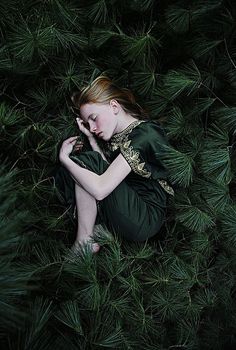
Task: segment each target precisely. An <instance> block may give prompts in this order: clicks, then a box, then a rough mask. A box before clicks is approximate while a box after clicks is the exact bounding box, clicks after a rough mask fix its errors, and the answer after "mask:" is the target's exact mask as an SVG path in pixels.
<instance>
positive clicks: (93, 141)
mask: <svg viewBox="0 0 236 350" xmlns="http://www.w3.org/2000/svg"><path fill="white" fill-rule="evenodd" d="M88 140H89V143H90V145H92V144H97V141H96V140H95V138H94V136H89V138H88Z"/></svg>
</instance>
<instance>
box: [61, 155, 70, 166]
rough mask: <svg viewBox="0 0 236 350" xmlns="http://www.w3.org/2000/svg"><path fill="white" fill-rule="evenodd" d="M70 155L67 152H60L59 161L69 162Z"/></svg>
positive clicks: (63, 163)
mask: <svg viewBox="0 0 236 350" xmlns="http://www.w3.org/2000/svg"><path fill="white" fill-rule="evenodd" d="M68 159H69V155H67V154H60V155H59V161H60V162H61V164H62V165H65V164H66V162H68Z"/></svg>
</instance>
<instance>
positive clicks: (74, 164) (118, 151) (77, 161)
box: [55, 76, 174, 253]
mask: <svg viewBox="0 0 236 350" xmlns="http://www.w3.org/2000/svg"><path fill="white" fill-rule="evenodd" d="M72 101H73V103H74V105H75V107H76V108H77V109H78V110H79V117H78V118H77V119H76V120H77V124H78V127H79V129H80V131H81V132H82V133H83V134H84V135H86V136H87V138H88V140H89V143H90V145H91V149H92V150H87V151H85V150H84V149H83V144H82V143H81V142H78V140H77V138H78V136H74V137H70V138H68V139H66V140H65V141H64V142H63V144H62V146H61V149H60V153H59V160H60V162H61V164H62V166H61V167H60V169H59V170H58V172H57V173H56V176H55V180H56V185H58V187H59V188H60V190H61V191H62V194H63V195H64V198H66V200H67V201H68V202H70V203H74V205H75V206H76V213H77V219H78V227H77V235H76V240H75V242H74V245H73V247H72V249H73V251H75V252H76V251H79V249H80V248H81V246H83V245H84V244H88V245H89V247H90V248H91V250H92V252H93V253H96V252H98V251H99V249H100V245H99V244H98V243H96V242H94V241H93V240H92V237H93V233H94V227H95V225H96V224H98V223H99V224H101V225H103V226H104V225H105V227H106V228H107V229H108V230H109V231H110V232H111V233H116V234H118V235H120V236H122V238H124V239H127V240H131V241H145V240H146V239H148V238H150V237H152V236H154V235H155V234H157V233H158V231H159V230H160V228H161V226H162V224H163V222H164V221H165V215H166V203H167V197H168V196H169V195H174V190H173V188H172V187H171V185H170V182H169V180H168V170H167V169H166V167H165V165H164V164H163V162H162V160H161V155H162V152H163V150H162V147H161V146H162V145H168V141H167V137H166V134H165V132H164V130H163V128H162V127H161V125H160V124H159V123H158V122H157V121H153V120H149V119H147V115H146V114H145V113H146V112H145V111H144V110H143V109H142V108H141V107H140V106H139V105H138V104H137V103H136V101H135V98H134V96H133V94H132V92H131V91H130V90H128V89H125V88H120V87H118V86H117V85H116V84H114V82H113V81H112V80H110V79H109V78H108V77H106V76H99V77H98V78H96V79H95V80H94V81H93V82H92V83H91V84H90V85H88V86H87V87H85V88H84V89H82V91H81V92H80V93H77V94H74V95H73V97H72ZM98 138H99V139H100V140H103V141H104V144H105V145H106V152H105V150H104V152H103V151H102V149H101V147H99V145H98V143H99V142H97V141H98ZM104 153H105V154H106V156H105V154H104Z"/></svg>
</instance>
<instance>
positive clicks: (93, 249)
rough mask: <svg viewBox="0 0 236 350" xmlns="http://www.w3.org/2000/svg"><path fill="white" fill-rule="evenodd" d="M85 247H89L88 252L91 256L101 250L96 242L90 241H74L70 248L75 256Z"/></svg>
mask: <svg viewBox="0 0 236 350" xmlns="http://www.w3.org/2000/svg"><path fill="white" fill-rule="evenodd" d="M85 245H86V246H87V245H88V246H89V248H90V250H91V252H92V253H93V254H95V253H98V252H99V250H100V248H101V246H100V245H99V244H98V243H96V242H94V243H92V242H91V241H90V240H87V241H75V242H74V244H73V246H72V247H71V251H72V252H73V253H75V254H77V253H78V252H79V251H80V250H81V248H82V249H83V247H84V246H85Z"/></svg>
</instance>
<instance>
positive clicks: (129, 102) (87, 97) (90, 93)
mask: <svg viewBox="0 0 236 350" xmlns="http://www.w3.org/2000/svg"><path fill="white" fill-rule="evenodd" d="M112 99H115V100H116V101H117V102H119V104H120V105H121V106H122V108H123V110H124V111H125V112H126V113H129V114H131V115H132V116H133V117H136V118H137V119H148V114H147V112H146V111H145V110H144V109H143V108H142V107H141V106H140V105H139V104H138V103H137V102H136V101H135V98H134V95H133V93H132V92H131V91H130V90H129V89H126V88H120V87H118V86H117V85H116V84H115V83H114V82H113V81H112V80H111V79H110V78H108V77H107V76H105V75H100V76H99V77H97V78H96V79H95V80H93V82H92V83H90V84H89V85H88V86H86V87H84V88H82V90H81V91H77V92H75V93H73V94H72V96H71V100H72V102H73V103H74V105H75V107H76V108H78V109H79V108H80V107H81V106H82V105H84V104H86V103H101V104H107V103H109V102H110V100H112Z"/></svg>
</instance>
